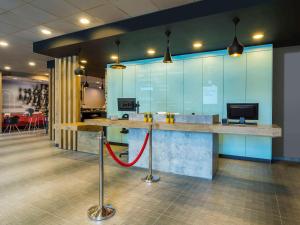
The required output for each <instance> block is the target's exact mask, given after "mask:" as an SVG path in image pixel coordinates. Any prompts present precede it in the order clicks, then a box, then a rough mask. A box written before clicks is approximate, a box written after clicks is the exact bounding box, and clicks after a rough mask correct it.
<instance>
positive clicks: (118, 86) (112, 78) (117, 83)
mask: <svg viewBox="0 0 300 225" xmlns="http://www.w3.org/2000/svg"><path fill="white" fill-rule="evenodd" d="M107 72H108V74H109V76H107V79H108V81H107V84H108V90H109V91H108V93H107V116H111V115H118V116H121V115H122V113H120V112H118V101H117V99H118V98H121V97H122V92H123V78H122V76H123V75H122V70H114V69H110V68H108V69H107ZM107 139H108V141H111V142H122V136H121V134H120V128H115V127H108V128H107Z"/></svg>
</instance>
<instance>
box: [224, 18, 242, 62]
mask: <svg viewBox="0 0 300 225" xmlns="http://www.w3.org/2000/svg"><path fill="white" fill-rule="evenodd" d="M232 21H233V23H234V39H233V42H232V44H231V45H230V46H229V47H228V48H227V50H228V54H229V55H230V56H233V57H238V56H240V55H242V54H243V51H244V45H243V44H241V42H239V40H238V39H237V37H236V27H237V25H238V23H239V22H240V19H239V18H238V17H235V18H233V20H232Z"/></svg>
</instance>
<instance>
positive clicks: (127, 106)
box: [118, 98, 137, 111]
mask: <svg viewBox="0 0 300 225" xmlns="http://www.w3.org/2000/svg"><path fill="white" fill-rule="evenodd" d="M136 106H137V104H136V99H135V98H118V111H136Z"/></svg>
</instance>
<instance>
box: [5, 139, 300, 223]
mask: <svg viewBox="0 0 300 225" xmlns="http://www.w3.org/2000/svg"><path fill="white" fill-rule="evenodd" d="M97 169H98V165H97V156H94V155H89V154H83V153H79V152H71V151H62V150H58V149H56V148H54V147H52V144H51V143H50V142H49V141H48V139H47V137H46V136H43V135H34V136H14V137H0V224H1V225H85V224H97V223H94V222H92V221H90V220H89V219H88V218H87V215H86V211H87V209H88V208H89V207H90V206H92V205H94V204H96V203H97V198H98V170H97ZM144 175H145V171H144V170H140V169H123V168H120V167H119V166H117V165H116V164H115V163H114V162H112V160H111V159H110V158H105V198H106V200H105V201H106V202H107V203H111V204H112V205H113V206H114V207H115V208H116V209H117V213H116V215H115V216H114V217H113V218H111V219H109V220H107V221H104V222H102V223H101V224H107V225H111V224H114V225H148V224H149V225H150V224H154V225H165V224H171V225H186V224H187V225H188V224H190V225H191V224H195V225H202V224H203V225H212V224H213V225H246V224H247V225H250V224H258V225H260V224H261V225H262V224H266V225H282V224H284V225H297V224H300V213H299V212H300V179H299V178H300V165H299V164H298V165H296V164H287V163H276V164H272V165H270V164H264V163H254V162H244V161H236V160H228V159H221V160H220V169H219V172H218V175H217V177H216V179H215V180H214V181H213V182H211V181H208V180H202V179H194V178H190V177H184V176H175V175H172V174H165V173H159V175H160V176H161V182H159V183H157V184H154V185H151V186H149V185H146V184H145V183H142V182H141V180H140V178H141V177H142V176H144ZM98 224H99V223H98Z"/></svg>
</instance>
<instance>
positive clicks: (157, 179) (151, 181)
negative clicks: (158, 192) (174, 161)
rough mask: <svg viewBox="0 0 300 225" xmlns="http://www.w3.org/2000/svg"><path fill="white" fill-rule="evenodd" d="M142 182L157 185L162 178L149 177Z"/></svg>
mask: <svg viewBox="0 0 300 225" xmlns="http://www.w3.org/2000/svg"><path fill="white" fill-rule="evenodd" d="M142 180H143V181H145V182H146V183H155V182H158V181H159V180H160V177H159V176H157V175H147V176H146V177H144V178H142Z"/></svg>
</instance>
